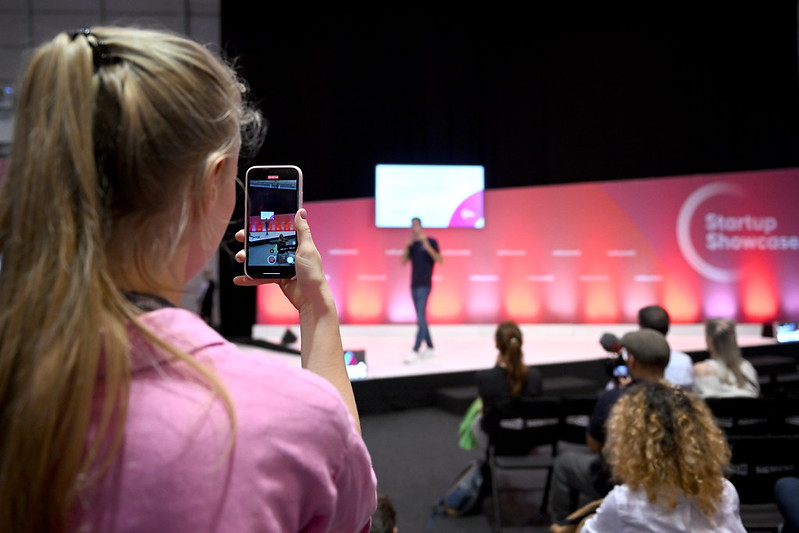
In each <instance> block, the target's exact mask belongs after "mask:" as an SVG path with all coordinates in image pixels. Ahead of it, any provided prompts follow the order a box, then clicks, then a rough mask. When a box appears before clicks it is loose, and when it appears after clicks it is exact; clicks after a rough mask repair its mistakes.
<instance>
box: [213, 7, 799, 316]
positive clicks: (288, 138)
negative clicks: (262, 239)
mask: <svg viewBox="0 0 799 533" xmlns="http://www.w3.org/2000/svg"><path fill="white" fill-rule="evenodd" d="M260 4H265V5H268V6H270V7H254V6H257V5H260ZM272 4H274V3H272V2H268V3H267V2H264V3H254V2H232V1H228V2H223V4H222V37H223V42H224V47H225V50H226V52H227V53H228V55H229V56H231V57H233V58H236V59H237V61H238V64H239V66H240V68H241V71H242V73H243V74H244V76H245V77H246V79H247V80H248V81H249V83H250V85H251V88H252V91H253V94H254V96H255V97H256V98H257V100H258V101H259V103H260V106H261V108H262V109H263V110H264V112H265V114H266V115H267V117H268V119H269V121H270V131H269V133H268V135H267V140H266V143H265V145H264V148H263V149H262V151H261V153H260V154H259V155H258V156H257V158H256V159H255V161H256V162H258V163H282V164H288V163H290V164H297V165H299V166H300V167H302V168H303V171H304V173H305V177H306V182H305V198H306V200H307V201H313V200H327V199H339V198H355V197H368V196H372V195H373V194H374V184H373V174H374V165H375V164H376V163H464V164H483V165H485V166H486V182H487V186H488V187H489V188H499V187H511V186H525V185H536V184H553V183H566V182H578V181H594V180H611V179H628V178H644V177H654V176H673V175H682V174H692V173H706V172H723V171H734V170H752V169H762V168H778V167H788V166H797V165H799V150H798V149H797V141H799V105H798V104H799V102H798V98H797V97H798V96H799V92H798V91H797V88H798V87H797V30H796V21H797V6H796V2H783V1H775V2H754V1H753V2H744V3H732V2H727V3H721V2H719V3H716V2H693V3H691V4H688V3H686V4H685V6H683V5H682V3H679V2H676V3H661V4H651V3H647V2H643V3H641V4H642V6H643V7H639V8H636V9H633V10H631V9H630V8H625V9H621V8H608V7H607V6H602V7H598V6H593V7H586V6H583V5H580V4H578V3H571V2H550V3H528V4H526V5H525V8H524V9H523V10H522V9H518V8H517V9H508V10H501V9H499V8H494V9H492V8H490V7H486V6H484V5H480V8H479V9H476V10H473V11H470V10H468V9H466V8H463V7H461V8H460V9H458V10H446V9H443V8H438V9H430V8H425V9H421V8H413V7H410V8H409V7H383V6H380V7H370V8H369V9H367V10H363V11H354V8H353V11H351V12H345V11H343V10H342V11H336V10H333V9H330V8H326V9H319V8H315V9H310V8H309V7H307V5H308V4H304V3H303V4H301V3H295V4H297V5H299V6H300V7H280V8H275V7H271V5H272ZM530 4H532V7H530ZM538 4H542V5H538ZM547 4H552V5H547ZM250 291H251V290H250ZM223 315H224V311H223Z"/></svg>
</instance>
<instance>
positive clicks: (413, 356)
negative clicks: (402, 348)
mask: <svg viewBox="0 0 799 533" xmlns="http://www.w3.org/2000/svg"><path fill="white" fill-rule="evenodd" d="M418 362H419V354H418V353H417V352H415V351H411V353H409V354H408V357H406V358H405V364H406V365H412V364H414V363H418Z"/></svg>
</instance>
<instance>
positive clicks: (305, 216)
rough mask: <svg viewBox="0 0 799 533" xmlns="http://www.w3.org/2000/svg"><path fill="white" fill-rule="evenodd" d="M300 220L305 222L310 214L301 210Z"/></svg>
mask: <svg viewBox="0 0 799 533" xmlns="http://www.w3.org/2000/svg"><path fill="white" fill-rule="evenodd" d="M300 218H301V219H303V220H305V219H307V218H308V212H307V211H306V210H305V209H300Z"/></svg>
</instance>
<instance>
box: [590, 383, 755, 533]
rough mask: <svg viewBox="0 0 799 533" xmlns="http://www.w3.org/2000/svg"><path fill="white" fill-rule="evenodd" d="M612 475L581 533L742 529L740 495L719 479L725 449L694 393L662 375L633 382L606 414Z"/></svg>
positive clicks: (727, 456) (740, 532)
mask: <svg viewBox="0 0 799 533" xmlns="http://www.w3.org/2000/svg"><path fill="white" fill-rule="evenodd" d="M604 453H605V456H606V458H607V461H608V463H609V464H610V466H611V471H612V474H613V478H614V480H616V481H617V482H619V483H620V484H619V485H617V486H616V487H614V489H613V490H611V491H610V493H608V495H607V496H606V497H605V499H604V500H603V502H602V505H600V507H599V509H598V510H597V513H596V515H595V516H593V517H591V518H590V519H589V520H587V521H586V523H585V524H584V526H583V528H582V530H581V531H582V532H583V533H598V532H611V531H612V532H614V533H624V532H633V531H634V532H636V533H641V532H652V533H655V532H657V533H663V532H677V531H693V532H703V531H706V532H711V531H713V532H729V533H744V532H745V529H744V527H743V524H742V523H741V519H740V516H739V508H738V507H739V506H738V494H737V493H736V491H735V488H734V487H733V485H732V484H731V483H730V482H729V481H728V480H727V479H726V478H725V477H724V471H725V469H726V467H727V465H728V463H729V460H730V450H729V448H728V446H727V441H726V440H725V438H724V435H723V433H722V432H721V430H720V429H719V428H718V427H717V426H716V424H715V422H714V419H713V415H712V414H711V412H710V410H709V409H708V407H707V406H706V405H705V403H704V402H703V401H702V400H701V399H699V398H698V397H697V396H695V395H693V394H691V393H689V392H686V391H684V390H682V389H681V388H679V387H675V386H673V385H670V384H667V383H666V382H664V381H647V382H643V383H641V384H638V385H635V386H634V388H633V389H632V390H629V391H628V393H627V394H625V395H624V396H623V397H621V398H620V399H619V401H618V402H617V403H616V405H614V407H613V410H612V411H611V415H610V418H609V420H608V439H607V442H606V444H605V448H604Z"/></svg>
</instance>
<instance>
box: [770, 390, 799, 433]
mask: <svg viewBox="0 0 799 533" xmlns="http://www.w3.org/2000/svg"><path fill="white" fill-rule="evenodd" d="M773 412H774V424H773V426H772V428H771V432H772V433H774V434H777V435H799V398H797V397H788V398H779V399H776V400H774V411H773Z"/></svg>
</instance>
